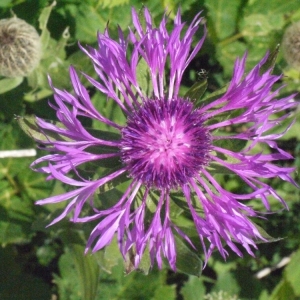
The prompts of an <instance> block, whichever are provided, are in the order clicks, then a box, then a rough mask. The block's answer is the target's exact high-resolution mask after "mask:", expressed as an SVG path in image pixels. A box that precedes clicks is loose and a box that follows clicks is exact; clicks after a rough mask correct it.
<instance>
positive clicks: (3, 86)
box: [0, 77, 24, 101]
mask: <svg viewBox="0 0 300 300" xmlns="http://www.w3.org/2000/svg"><path fill="white" fill-rule="evenodd" d="M23 80H24V77H14V78H4V79H1V80H0V94H4V93H6V92H8V91H10V90H12V89H14V88H16V87H17V86H18V85H20V84H21V83H22V82H23ZM12 101H13V99H12Z"/></svg>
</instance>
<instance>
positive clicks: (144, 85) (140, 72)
mask: <svg viewBox="0 0 300 300" xmlns="http://www.w3.org/2000/svg"><path fill="white" fill-rule="evenodd" d="M136 76H137V81H138V83H139V86H140V87H141V89H142V91H143V92H144V94H145V95H147V96H148V97H151V95H152V93H153V87H152V85H151V77H150V70H149V66H148V65H147V63H146V62H145V60H144V59H143V58H142V59H140V61H139V62H138V65H137V69H136Z"/></svg>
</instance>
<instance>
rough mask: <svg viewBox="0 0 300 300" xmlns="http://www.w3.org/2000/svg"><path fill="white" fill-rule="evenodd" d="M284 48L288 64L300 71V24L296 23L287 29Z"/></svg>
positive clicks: (283, 42)
mask: <svg viewBox="0 0 300 300" xmlns="http://www.w3.org/2000/svg"><path fill="white" fill-rule="evenodd" d="M282 48H283V56H284V58H285V59H286V61H287V63H288V64H289V65H290V66H291V67H293V68H295V69H297V70H299V71H300V22H297V23H294V24H292V25H291V26H289V27H288V28H287V29H286V31H285V33H284V36H283V40H282Z"/></svg>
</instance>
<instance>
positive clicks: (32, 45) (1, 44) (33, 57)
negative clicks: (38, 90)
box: [0, 16, 41, 77]
mask: <svg viewBox="0 0 300 300" xmlns="http://www.w3.org/2000/svg"><path fill="white" fill-rule="evenodd" d="M40 58H41V42H40V37H39V34H38V33H37V31H36V30H35V28H34V27H33V26H31V25H29V24H27V23H26V22H25V21H23V20H21V19H19V18H17V17H15V16H14V17H12V18H9V19H2V20H0V75H2V76H6V77H17V76H26V75H28V74H29V73H31V71H33V69H34V68H35V67H36V66H37V65H38V63H39V61H40Z"/></svg>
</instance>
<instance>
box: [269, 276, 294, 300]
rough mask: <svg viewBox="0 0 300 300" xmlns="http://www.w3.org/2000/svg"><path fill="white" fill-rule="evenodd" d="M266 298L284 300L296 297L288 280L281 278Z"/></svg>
mask: <svg viewBox="0 0 300 300" xmlns="http://www.w3.org/2000/svg"><path fill="white" fill-rule="evenodd" d="M268 299H269V300H285V299H291V300H292V299H293V300H294V299H295V300H296V299H297V298H296V295H295V294H294V291H293V288H292V287H291V285H290V284H289V282H288V281H286V280H281V281H280V282H279V284H278V285H277V286H276V288H275V289H274V291H273V292H272V294H271V296H270V297H269V298H268Z"/></svg>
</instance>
